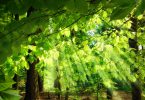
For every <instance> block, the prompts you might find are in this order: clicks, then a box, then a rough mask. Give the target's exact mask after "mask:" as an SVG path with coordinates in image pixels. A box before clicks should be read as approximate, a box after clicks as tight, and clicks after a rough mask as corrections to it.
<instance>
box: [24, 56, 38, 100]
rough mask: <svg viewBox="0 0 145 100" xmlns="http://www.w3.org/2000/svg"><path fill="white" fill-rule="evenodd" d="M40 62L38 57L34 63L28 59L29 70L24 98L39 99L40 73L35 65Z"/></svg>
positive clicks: (28, 99)
mask: <svg viewBox="0 0 145 100" xmlns="http://www.w3.org/2000/svg"><path fill="white" fill-rule="evenodd" d="M38 62H39V60H38V59H37V60H36V61H34V62H33V63H30V62H29V61H28V64H29V70H27V81H26V96H25V99H24V100H37V99H38V98H39V86H38V73H37V71H36V70H35V65H36V64H37V63H38Z"/></svg>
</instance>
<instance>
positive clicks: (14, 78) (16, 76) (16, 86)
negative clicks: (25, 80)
mask: <svg viewBox="0 0 145 100" xmlns="http://www.w3.org/2000/svg"><path fill="white" fill-rule="evenodd" d="M13 81H15V83H14V84H13V85H12V87H13V89H15V90H17V89H18V75H17V74H15V75H14V77H13Z"/></svg>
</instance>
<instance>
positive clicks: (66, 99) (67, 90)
mask: <svg viewBox="0 0 145 100" xmlns="http://www.w3.org/2000/svg"><path fill="white" fill-rule="evenodd" d="M68 98H69V88H68V87H67V88H66V93H65V100H68Z"/></svg>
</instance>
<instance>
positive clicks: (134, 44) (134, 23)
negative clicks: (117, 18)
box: [128, 17, 142, 100]
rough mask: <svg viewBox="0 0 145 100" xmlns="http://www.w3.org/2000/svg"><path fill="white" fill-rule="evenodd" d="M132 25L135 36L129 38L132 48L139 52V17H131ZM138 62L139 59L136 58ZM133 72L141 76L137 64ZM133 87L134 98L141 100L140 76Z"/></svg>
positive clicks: (134, 99)
mask: <svg viewBox="0 0 145 100" xmlns="http://www.w3.org/2000/svg"><path fill="white" fill-rule="evenodd" d="M131 21H132V25H131V30H132V32H135V38H134V39H131V38H129V41H128V42H129V46H130V48H133V49H134V52H135V53H136V54H137V53H138V45H137V18H134V17H132V18H131ZM135 59H136V58H135ZM136 62H137V59H136ZM132 73H136V74H138V75H139V76H140V72H139V68H138V66H136V68H134V69H133V71H132ZM131 87H132V100H141V93H142V90H141V81H140V79H139V78H137V80H136V82H131Z"/></svg>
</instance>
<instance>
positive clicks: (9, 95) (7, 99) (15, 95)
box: [0, 90, 21, 100]
mask: <svg viewBox="0 0 145 100" xmlns="http://www.w3.org/2000/svg"><path fill="white" fill-rule="evenodd" d="M0 95H1V97H2V99H3V100H19V99H20V98H21V96H20V95H19V91H17V90H5V91H1V92H0Z"/></svg>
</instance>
